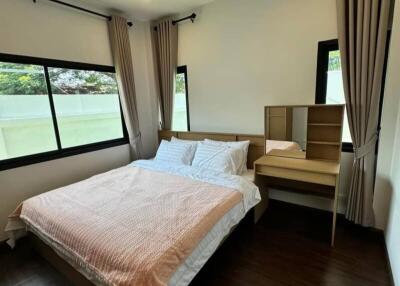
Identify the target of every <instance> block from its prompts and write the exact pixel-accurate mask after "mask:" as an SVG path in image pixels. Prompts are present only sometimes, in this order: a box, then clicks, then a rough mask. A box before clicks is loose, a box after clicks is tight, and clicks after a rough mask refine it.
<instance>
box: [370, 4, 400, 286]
mask: <svg viewBox="0 0 400 286" xmlns="http://www.w3.org/2000/svg"><path fill="white" fill-rule="evenodd" d="M399 74H400V2H399V1H396V3H395V10H394V18H393V29H392V39H391V43H390V50H389V59H388V69H387V74H386V86H385V94H384V101H383V113H382V122H381V125H382V129H381V134H380V142H379V152H378V164H377V174H376V183H375V193H374V208H375V210H376V211H377V210H378V209H381V210H385V213H384V216H380V217H377V218H378V219H379V220H377V224H379V226H381V227H382V228H386V232H385V235H386V247H387V250H388V254H389V259H390V264H391V267H392V273H393V278H394V282H395V285H397V286H399V285H400V164H399V162H400V149H399V146H400V81H399Z"/></svg>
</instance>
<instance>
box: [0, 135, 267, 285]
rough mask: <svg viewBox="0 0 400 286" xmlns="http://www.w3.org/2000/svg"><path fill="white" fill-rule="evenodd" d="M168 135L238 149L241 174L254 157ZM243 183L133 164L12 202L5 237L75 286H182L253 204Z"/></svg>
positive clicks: (257, 148) (257, 152)
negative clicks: (40, 256) (33, 246)
mask: <svg viewBox="0 0 400 286" xmlns="http://www.w3.org/2000/svg"><path fill="white" fill-rule="evenodd" d="M172 136H175V137H178V138H179V137H180V138H181V139H190V140H202V139H204V138H210V139H215V140H222V141H241V140H248V141H250V146H249V151H248V154H247V166H248V167H251V166H252V164H253V161H254V160H255V159H257V158H258V157H259V156H261V155H262V153H263V152H264V144H263V141H264V138H263V136H251V135H234V134H214V133H190V132H187V133H186V132H180V133H177V132H169V131H163V132H161V133H160V138H163V139H170V138H171V137H172ZM253 179H254V175H252V172H251V170H250V171H247V172H243V173H242V174H240V175H232V174H227V173H225V172H221V171H217V170H210V169H207V168H201V167H196V166H185V165H176V164H173V163H170V162H165V161H164V162H160V161H157V160H139V161H135V162H133V163H131V164H129V165H127V166H124V167H121V168H118V169H114V170H111V171H109V172H106V173H103V174H99V175H96V176H94V177H91V178H89V179H87V180H84V181H81V182H78V183H75V184H72V185H69V186H66V187H62V188H59V189H56V190H53V191H51V192H47V193H44V194H41V195H39V196H36V197H33V198H30V199H28V200H26V201H24V202H22V203H21V205H20V206H18V208H17V209H16V211H15V212H14V213H13V214H11V215H10V219H9V224H8V226H7V229H6V230H7V231H8V232H9V233H10V243H11V244H13V243H15V240H16V239H17V238H18V234H19V233H20V232H21V231H22V230H28V232H29V233H31V235H32V236H33V237H34V241H36V242H37V243H39V245H40V247H39V249H42V250H43V249H47V250H46V251H45V252H47V254H49V253H53V254H54V253H55V254H56V255H55V256H54V255H53V254H51V255H50V260H52V259H53V261H54V259H55V260H57V261H58V262H60V263H55V264H64V265H63V266H61V267H58V268H59V269H60V268H61V269H60V270H62V269H63V267H64V270H65V269H66V268H65V267H67V268H68V267H70V270H69V271H63V272H64V273H66V274H68V273H69V274H68V275H69V276H70V278H71V279H73V280H75V283H78V284H81V282H82V281H85V283H86V282H87V284H88V285H90V284H95V285H188V284H189V283H190V281H191V280H192V279H193V278H194V277H195V275H196V274H197V273H198V272H199V271H200V269H201V268H202V266H203V265H204V264H205V263H206V262H207V260H208V259H209V258H210V257H211V256H212V254H213V253H214V252H215V250H216V249H217V248H218V247H219V245H220V244H221V243H222V241H223V240H224V239H225V238H226V237H227V236H228V235H229V234H230V233H231V231H232V230H233V229H234V227H235V226H236V225H237V224H239V222H240V221H241V220H242V219H243V218H244V217H245V216H246V214H248V213H249V212H250V210H251V209H253V208H254V207H255V206H256V205H257V204H258V203H259V202H260V200H261V197H260V193H259V190H258V188H257V187H256V185H255V184H254V183H253V182H252V181H253ZM42 253H43V251H42ZM51 256H52V257H53V258H51ZM66 265H67V266H66ZM55 266H57V265H55ZM71 266H72V267H71ZM71 269H73V270H72V271H71ZM70 272H75V273H73V274H72V275H70V274H71V273H70ZM78 273H80V274H78ZM74 275H75V277H77V275H78V276H80V278H79V279H80V280H77V279H74V278H73V276H74ZM83 277H84V278H83ZM82 278H83V280H82ZM76 281H81V282H76Z"/></svg>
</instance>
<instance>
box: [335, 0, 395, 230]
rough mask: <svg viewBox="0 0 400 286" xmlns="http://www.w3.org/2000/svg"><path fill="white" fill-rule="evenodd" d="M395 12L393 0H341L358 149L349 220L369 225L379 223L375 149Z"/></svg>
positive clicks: (342, 43) (347, 86)
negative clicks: (391, 16)
mask: <svg viewBox="0 0 400 286" xmlns="http://www.w3.org/2000/svg"><path fill="white" fill-rule="evenodd" d="M389 9H390V0H337V16H338V34H339V47H340V54H341V62H342V76H343V87H344V93H345V98H346V110H347V116H348V119H349V125H350V133H351V137H352V140H353V145H354V163H353V170H352V176H351V184H350V190H349V195H348V203H347V210H346V218H347V219H349V220H351V221H353V222H354V223H357V224H361V225H364V226H373V224H374V215H373V209H372V203H373V192H374V190H373V186H374V177H375V161H376V155H375V146H376V142H377V139H378V134H377V128H378V117H379V101H380V95H381V88H382V77H383V66H384V61H385V53H386V41H387V31H388V24H389ZM377 191H379V190H377Z"/></svg>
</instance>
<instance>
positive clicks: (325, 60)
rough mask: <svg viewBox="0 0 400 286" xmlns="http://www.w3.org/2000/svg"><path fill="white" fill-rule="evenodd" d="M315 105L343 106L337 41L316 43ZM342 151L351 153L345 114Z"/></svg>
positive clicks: (351, 148)
mask: <svg viewBox="0 0 400 286" xmlns="http://www.w3.org/2000/svg"><path fill="white" fill-rule="evenodd" d="M315 103H317V104H345V103H346V101H345V95H344V89H343V79H342V69H341V62H340V51H339V44H338V41H337V40H330V41H323V42H319V43H318V61H317V85H316V94H315ZM342 142H343V148H342V149H343V151H347V152H352V151H353V144H352V140H351V134H350V128H349V122H348V118H347V114H346V112H345V113H344V119H343V135H342Z"/></svg>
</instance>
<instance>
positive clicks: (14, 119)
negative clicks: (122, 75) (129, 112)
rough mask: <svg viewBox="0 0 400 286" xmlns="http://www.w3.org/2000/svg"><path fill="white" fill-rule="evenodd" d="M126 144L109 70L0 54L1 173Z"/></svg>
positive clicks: (109, 68) (114, 87) (115, 88)
mask: <svg viewBox="0 0 400 286" xmlns="http://www.w3.org/2000/svg"><path fill="white" fill-rule="evenodd" d="M126 142H127V136H126V132H125V128H124V124H123V119H122V114H121V108H120V103H119V97H118V89H117V85H116V80H115V74H114V68H113V67H108V66H98V65H88V64H80V63H71V62H64V61H54V60H46V59H38V58H30V57H21V56H11V55H4V54H0V169H7V168H12V167H16V166H22V165H27V164H31V163H36V162H41V161H45V160H50V159H54V158H60V157H64V156H67V155H74V154H79V153H82V152H87V151H92V150H96V149H101V148H106V147H110V146H115V145H119V144H125V143H126Z"/></svg>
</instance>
